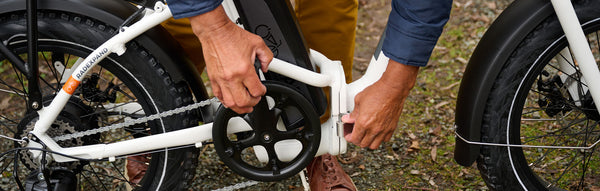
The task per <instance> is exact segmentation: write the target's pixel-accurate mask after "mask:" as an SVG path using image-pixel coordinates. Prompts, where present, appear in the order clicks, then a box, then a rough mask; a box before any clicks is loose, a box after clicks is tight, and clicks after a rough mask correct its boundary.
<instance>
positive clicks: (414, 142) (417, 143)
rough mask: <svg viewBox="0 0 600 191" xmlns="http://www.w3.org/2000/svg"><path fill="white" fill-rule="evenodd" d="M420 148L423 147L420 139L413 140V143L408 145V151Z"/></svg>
mask: <svg viewBox="0 0 600 191" xmlns="http://www.w3.org/2000/svg"><path fill="white" fill-rule="evenodd" d="M419 149H421V147H420V146H419V141H418V140H413V141H412V143H411V144H410V147H408V152H413V151H416V150H419Z"/></svg>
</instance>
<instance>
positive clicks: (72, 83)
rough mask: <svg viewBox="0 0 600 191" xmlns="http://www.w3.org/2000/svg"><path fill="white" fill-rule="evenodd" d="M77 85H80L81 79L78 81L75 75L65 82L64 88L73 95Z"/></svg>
mask: <svg viewBox="0 0 600 191" xmlns="http://www.w3.org/2000/svg"><path fill="white" fill-rule="evenodd" d="M77 86H79V81H77V80H76V79H75V78H73V76H71V77H69V79H68V80H67V83H65V85H63V88H62V89H63V91H65V92H66V93H68V94H69V95H73V93H74V92H75V89H77Z"/></svg>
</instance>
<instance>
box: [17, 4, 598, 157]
mask: <svg viewBox="0 0 600 191" xmlns="http://www.w3.org/2000/svg"><path fill="white" fill-rule="evenodd" d="M551 1H552V4H553V6H554V8H555V10H556V13H557V15H558V18H559V19H560V23H561V25H562V26H563V30H564V31H565V33H566V37H567V39H568V41H569V44H570V47H571V49H572V51H573V54H574V56H575V58H576V59H577V60H578V63H579V67H581V69H582V72H583V77H584V79H585V81H586V82H587V83H588V86H589V90H590V92H591V94H592V97H593V99H594V100H600V84H598V83H600V81H594V80H593V79H600V71H599V70H598V67H597V65H596V62H595V60H594V58H593V55H592V53H591V50H590V48H589V45H588V44H587V41H586V39H585V35H584V34H583V31H582V29H581V27H580V24H579V22H578V20H577V16H576V15H575V11H574V9H573V5H572V4H571V2H570V1H567V0H551ZM223 5H224V7H225V10H226V12H227V14H228V16H229V17H230V18H231V19H232V20H234V21H235V20H236V19H237V18H239V16H238V14H237V11H236V9H235V5H234V4H233V2H232V1H231V0H226V1H225V2H224V4H223ZM146 12H147V13H146V15H145V16H144V17H143V18H142V19H141V20H139V21H138V22H136V23H134V24H133V25H131V26H130V27H127V28H125V29H124V30H122V31H120V33H119V34H117V35H115V36H114V37H112V38H111V39H109V40H108V41H107V42H105V43H104V44H102V45H101V46H100V47H99V48H97V49H96V50H95V51H93V52H92V53H91V54H90V55H89V56H88V57H87V58H86V59H85V60H84V61H83V62H82V63H81V64H79V66H77V68H76V69H75V70H72V71H73V73H72V74H71V76H70V78H69V80H67V82H66V83H65V85H64V86H63V87H62V89H61V90H60V92H59V93H58V94H57V95H56V97H55V98H54V99H53V100H52V102H51V104H50V105H49V106H47V107H44V108H43V109H41V110H39V111H38V114H39V120H38V121H37V122H36V123H35V127H34V130H33V131H32V132H31V133H32V134H33V135H34V136H36V137H37V138H38V139H39V140H40V141H41V142H42V143H44V144H45V146H46V147H47V149H49V150H51V151H53V152H56V153H62V154H64V155H67V156H74V157H78V158H83V159H104V158H108V159H109V160H111V161H112V160H115V158H116V157H117V156H123V155H128V154H132V153H140V152H145V151H150V150H156V149H163V148H169V147H177V146H183V145H190V144H195V145H196V146H197V147H200V146H201V145H202V142H204V141H207V140H210V139H212V123H209V124H204V125H200V126H196V127H191V128H186V129H182V130H177V131H172V132H167V133H162V134H157V135H151V136H146V137H142V138H137V139H132V140H125V141H121V142H116V143H111V144H95V145H87V146H77V147H70V148H62V147H60V146H59V145H58V144H57V143H56V142H55V141H54V140H53V139H52V138H51V137H50V136H48V135H47V134H46V131H47V130H48V129H49V127H50V125H51V124H52V123H53V121H54V120H55V119H56V117H57V116H58V114H59V113H60V111H61V110H62V109H63V107H64V106H65V104H66V103H67V101H68V100H69V98H70V97H71V95H72V94H73V91H74V90H75V89H76V88H77V86H78V85H79V82H80V81H81V80H82V79H83V78H84V77H85V76H86V74H87V72H88V71H89V70H90V68H93V67H94V66H95V65H96V64H98V63H99V62H100V61H101V60H102V59H104V58H106V57H107V56H108V55H109V54H110V53H116V54H118V55H122V54H123V53H124V52H125V51H126V50H125V43H127V42H129V41H130V40H132V39H133V38H135V37H137V36H138V35H140V34H142V33H144V32H145V31H146V30H148V29H150V28H152V27H154V26H156V25H158V24H159V23H161V22H163V21H165V20H167V19H168V18H170V17H172V14H171V12H170V10H169V9H168V7H167V6H166V5H165V4H163V3H161V2H158V3H157V4H156V5H155V7H154V9H153V10H150V9H147V10H146ZM310 59H311V62H312V63H313V64H315V65H316V66H318V67H319V68H320V73H317V72H313V71H310V70H306V69H304V68H301V67H298V66H296V65H293V64H290V63H287V62H285V61H282V60H278V59H273V61H272V62H271V63H270V65H269V71H271V72H275V73H279V74H282V75H284V76H287V77H290V78H292V79H295V80H297V81H300V82H303V83H306V84H309V85H312V86H315V87H331V105H330V111H331V114H330V116H329V120H328V121H327V122H325V123H323V124H321V143H320V147H319V150H318V152H317V155H322V154H325V153H331V154H333V155H337V154H342V153H345V152H346V145H347V143H346V140H345V139H344V136H343V125H342V122H341V115H343V114H345V113H349V112H350V111H352V110H353V108H354V97H355V96H356V95H357V94H358V93H359V92H361V91H362V90H363V89H364V88H366V87H368V86H369V85H371V84H373V83H374V82H376V81H377V80H379V78H380V77H381V76H382V75H383V73H384V72H385V69H386V67H387V64H388V61H389V59H388V58H387V57H385V56H384V55H383V54H379V55H378V57H377V58H375V57H373V58H372V59H371V62H370V64H369V67H368V69H367V71H366V73H365V75H364V76H363V77H361V78H360V79H359V80H357V81H355V82H353V83H350V84H348V83H347V82H346V80H345V78H344V70H343V68H342V65H341V63H340V62H339V61H332V60H330V59H328V58H327V57H325V56H324V55H322V54H320V53H318V52H316V51H314V50H311V51H310ZM595 103H596V107H597V108H600V107H599V105H600V101H596V102H595ZM249 130H251V128H250V127H249V126H248V125H247V124H246V123H245V122H243V120H235V118H234V120H231V121H230V123H229V133H235V132H242V131H249ZM28 146H29V147H37V148H41V147H42V145H40V144H39V143H36V142H33V141H30V143H29V145H28ZM290 147H291V148H298V149H297V150H300V145H298V144H294V143H290V144H289V145H287V146H284V147H281V148H276V152H277V154H278V157H280V159H281V160H286V159H288V160H289V159H293V158H294V157H295V155H297V152H294V151H290ZM31 152H32V153H33V154H34V156H40V155H41V152H40V151H31ZM257 155H261V152H257ZM263 155H266V153H263ZM257 157H258V158H259V159H260V158H263V157H264V156H263V157H261V156H257ZM52 158H53V160H55V161H57V162H69V161H73V160H75V159H73V158H69V157H64V156H61V155H57V154H53V155H52Z"/></svg>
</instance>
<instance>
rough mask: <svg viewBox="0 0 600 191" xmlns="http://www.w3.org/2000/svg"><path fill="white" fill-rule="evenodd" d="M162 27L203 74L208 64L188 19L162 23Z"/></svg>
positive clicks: (171, 19) (170, 20)
mask: <svg viewBox="0 0 600 191" xmlns="http://www.w3.org/2000/svg"><path fill="white" fill-rule="evenodd" d="M161 25H162V26H163V27H164V28H165V29H167V31H169V33H171V35H172V36H173V38H175V40H177V42H178V43H179V44H180V45H181V47H182V48H183V50H184V52H185V54H186V55H187V56H188V58H189V59H190V60H191V61H192V62H193V63H194V65H195V66H196V69H198V72H200V73H202V71H203V70H204V67H205V66H206V64H205V63H204V56H203V55H202V45H201V44H200V41H199V40H198V38H197V37H196V35H195V34H194V32H193V31H192V27H191V25H190V20H189V19H187V18H183V19H173V18H170V19H169V20H167V21H165V22H163V23H161Z"/></svg>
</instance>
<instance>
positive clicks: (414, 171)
mask: <svg viewBox="0 0 600 191" xmlns="http://www.w3.org/2000/svg"><path fill="white" fill-rule="evenodd" d="M420 173H421V172H419V170H411V171H410V174H414V175H417V174H420Z"/></svg>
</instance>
